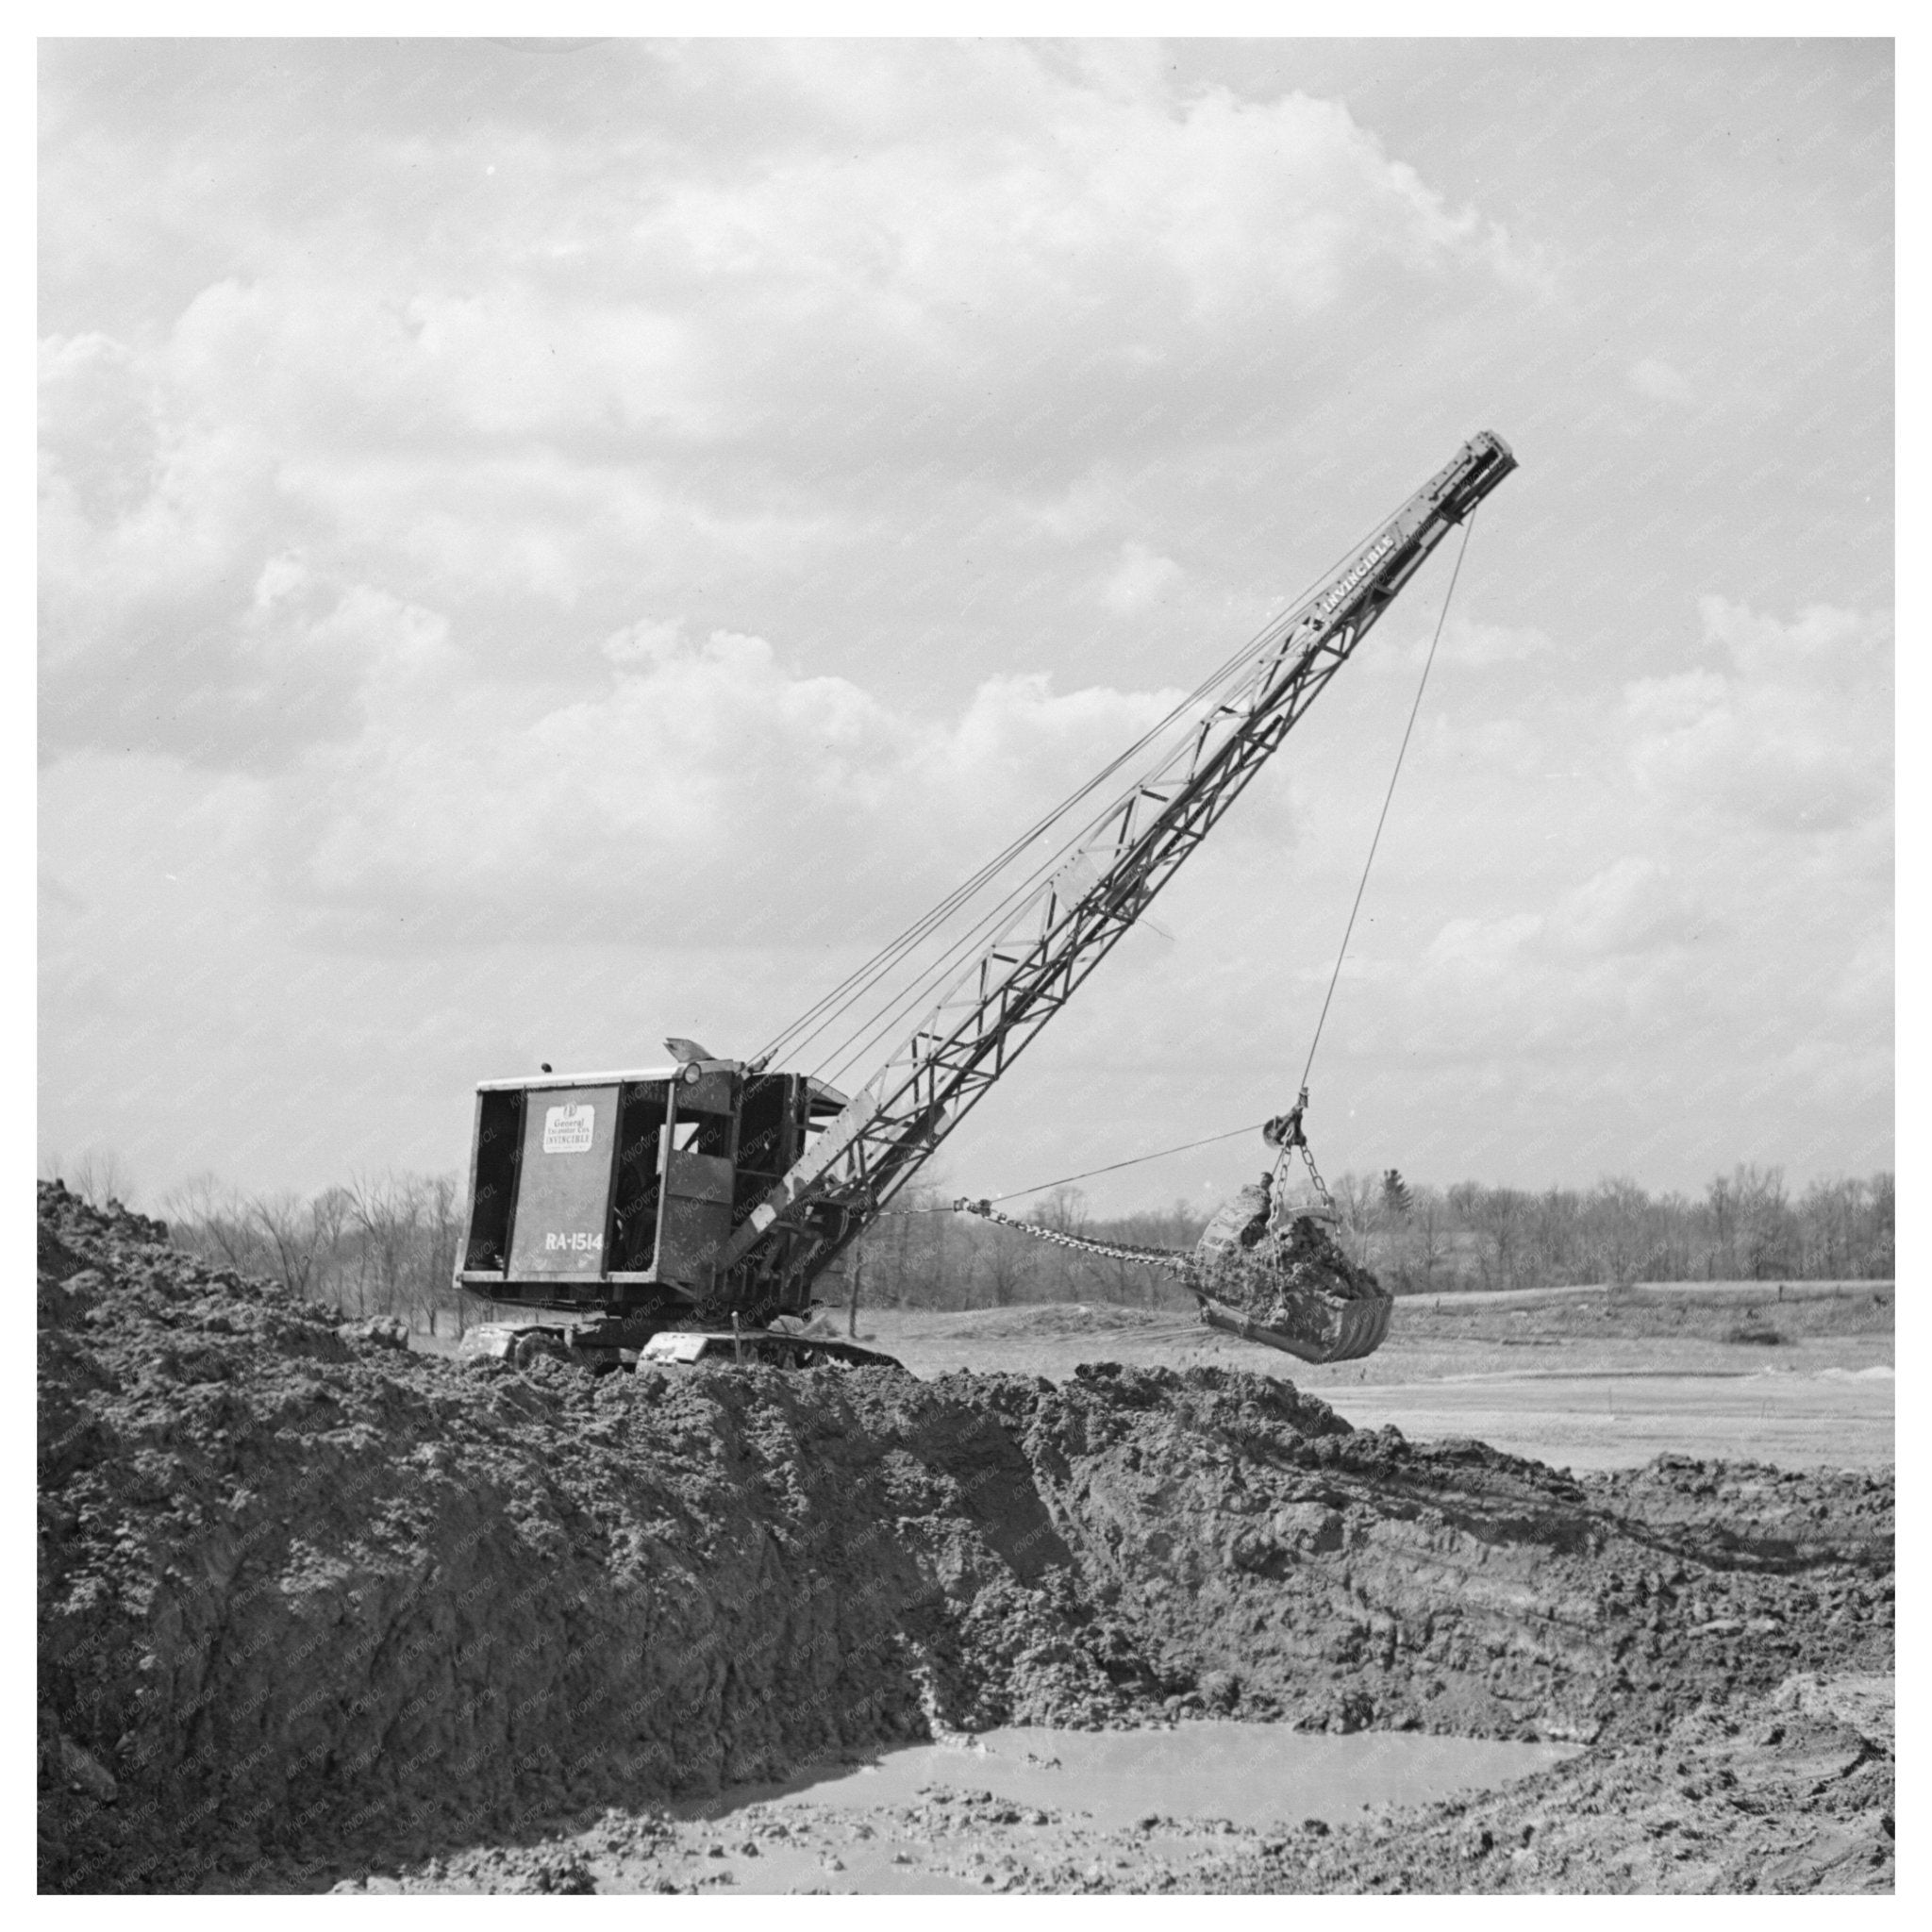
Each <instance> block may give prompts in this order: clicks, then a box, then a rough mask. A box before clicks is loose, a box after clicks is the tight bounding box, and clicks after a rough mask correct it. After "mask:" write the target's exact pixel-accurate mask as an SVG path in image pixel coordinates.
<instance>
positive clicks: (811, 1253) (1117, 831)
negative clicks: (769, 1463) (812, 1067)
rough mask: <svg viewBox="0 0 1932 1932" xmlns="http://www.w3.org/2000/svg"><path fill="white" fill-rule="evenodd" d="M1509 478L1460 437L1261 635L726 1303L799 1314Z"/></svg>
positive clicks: (810, 1171) (846, 1143) (1028, 917)
mask: <svg viewBox="0 0 1932 1932" xmlns="http://www.w3.org/2000/svg"><path fill="white" fill-rule="evenodd" d="M1515 467H1516V459H1515V458H1514V457H1513V456H1512V455H1511V454H1510V452H1509V449H1508V446H1507V444H1506V443H1505V442H1504V441H1502V440H1501V438H1499V437H1496V436H1492V435H1490V434H1487V433H1485V434H1483V435H1479V436H1476V437H1474V438H1472V439H1471V441H1468V442H1466V443H1465V444H1464V445H1463V446H1462V448H1461V449H1460V450H1458V451H1457V454H1456V457H1455V458H1454V460H1453V461H1451V462H1450V463H1449V464H1448V465H1447V466H1446V467H1445V468H1444V469H1443V470H1442V471H1441V473H1440V474H1439V475H1436V476H1434V477H1432V478H1431V479H1430V480H1429V481H1428V482H1427V483H1426V484H1424V486H1423V488H1422V489H1420V490H1418V491H1416V492H1415V494H1414V495H1413V496H1411V497H1410V498H1409V499H1408V501H1407V503H1405V504H1404V505H1403V506H1402V508H1400V509H1398V510H1397V511H1396V512H1395V513H1394V515H1393V516H1391V517H1390V518H1389V519H1388V520H1387V521H1386V522H1385V523H1384V524H1383V525H1381V526H1380V528H1379V529H1378V530H1377V531H1376V533H1375V534H1374V536H1373V537H1372V538H1371V539H1370V540H1369V541H1367V542H1366V543H1365V544H1363V545H1362V546H1361V548H1360V549H1358V550H1357V551H1356V552H1355V553H1354V554H1353V555H1352V556H1351V558H1349V560H1348V561H1347V562H1346V563H1345V564H1343V565H1342V566H1341V568H1340V569H1339V570H1337V571H1336V572H1335V573H1334V574H1333V575H1331V576H1329V577H1328V578H1327V579H1326V581H1325V582H1324V584H1323V585H1322V586H1321V587H1320V588H1318V589H1317V590H1316V591H1314V592H1313V593H1311V595H1309V596H1308V597H1307V598H1305V599H1304V600H1303V601H1302V602H1301V603H1300V604H1299V605H1297V606H1296V607H1295V608H1293V609H1292V610H1291V611H1290V612H1289V613H1288V615H1287V616H1286V617H1285V618H1284V619H1283V620H1281V622H1280V623H1279V624H1277V625H1274V626H1272V627H1271V629H1270V631H1269V632H1268V633H1266V634H1265V635H1264V637H1263V638H1262V640H1261V641H1259V642H1258V643H1257V646H1256V648H1255V651H1254V653H1253V654H1252V655H1251V657H1250V658H1248V660H1247V662H1246V664H1245V665H1244V666H1241V667H1238V668H1237V670H1236V672H1235V674H1234V677H1233V678H1232V679H1231V680H1230V684H1231V686H1232V688H1231V690H1229V691H1228V693H1227V694H1226V695H1224V697H1223V698H1222V699H1221V701H1220V702H1219V703H1217V704H1215V705H1214V706H1213V708H1211V709H1210V710H1209V711H1208V713H1207V714H1206V715H1205V716H1204V717H1202V718H1201V719H1199V721H1198V722H1197V723H1196V724H1193V725H1192V727H1191V729H1190V731H1189V733H1188V734H1187V736H1186V737H1184V738H1183V739H1182V740H1181V741H1180V742H1179V743H1178V744H1177V745H1176V746H1175V747H1174V748H1173V749H1171V750H1170V751H1168V752H1167V753H1166V754H1165V755H1163V756H1162V757H1161V758H1159V759H1158V761H1157V763H1156V764H1155V765H1154V767H1153V768H1152V769H1151V770H1150V771H1148V772H1147V773H1146V774H1143V775H1142V776H1141V778H1140V779H1138V780H1137V781H1136V782H1135V783H1134V784H1133V785H1132V786H1131V787H1130V788H1129V789H1128V790H1127V791H1125V792H1124V793H1123V794H1122V795H1121V796H1120V797H1118V798H1117V799H1116V800H1115V801H1114V803H1113V804H1112V805H1111V806H1109V807H1108V809H1107V810H1106V812H1105V813H1104V814H1103V815H1102V817H1101V818H1100V819H1099V821H1098V822H1097V824H1095V826H1094V828H1093V829H1092V831H1091V834H1090V836H1089V837H1088V838H1087V839H1086V841H1084V842H1083V843H1082V845H1081V846H1080V847H1079V849H1078V850H1077V851H1076V852H1075V853H1074V856H1073V857H1072V858H1069V859H1068V860H1067V861H1066V863H1065V864H1063V865H1062V866H1060V867H1059V869H1058V871H1057V872H1056V873H1055V874H1053V875H1052V876H1051V877H1050V878H1048V879H1047V880H1046V881H1044V883H1042V884H1041V886H1040V887H1039V888H1038V889H1037V890H1036V891H1034V893H1033V894H1032V895H1031V896H1030V897H1029V898H1028V899H1027V900H1025V901H1024V903H1023V904H1022V905H1021V907H1020V908H1019V909H1018V910H1017V911H1016V912H1015V913H1014V914H1013V915H1012V917H1011V918H1010V919H1009V920H1008V923H1007V924H1006V925H1005V926H1004V927H1003V928H1002V929H1001V930H1000V931H999V932H998V933H997V934H996V935H995V936H994V937H993V938H992V939H991V941H988V942H987V944H986V945H985V947H984V949H983V950H982V951H981V952H980V954H979V955H978V957H977V958H975V959H974V962H973V963H972V964H971V965H970V966H969V967H967V968H966V969H965V970H964V971H963V972H962V973H961V974H959V975H958V978H957V979H956V980H955V981H954V982H953V983H952V985H951V986H950V987H949V988H948V989H947V991H945V992H944V994H943V995H942V996H941V998H940V1000H939V1003H938V1004H937V1006H935V1007H934V1008H933V1009H932V1010H931V1011H930V1012H929V1013H928V1014H927V1015H926V1017H925V1018H924V1020H923V1021H922V1022H921V1023H920V1024H918V1025H917V1026H916V1027H915V1028H914V1029H913V1030H912V1031H911V1032H910V1033H909V1034H908V1036H907V1037H906V1039H905V1040H904V1041H902V1042H901V1044H900V1045H899V1046H898V1047H897V1049H896V1050H895V1051H893V1052H892V1054H891V1057H890V1058H888V1060H887V1061H886V1063H885V1065H884V1066H883V1067H881V1068H880V1070H879V1071H878V1072H877V1073H876V1074H874V1075H873V1077H872V1078H871V1079H870V1080H868V1081H867V1082H866V1084H865V1086H864V1087H863V1088H861V1089H860V1091H858V1094H856V1095H855V1096H854V1098H853V1099H852V1100H851V1102H850V1103H849V1104H848V1105H847V1106H846V1108H844V1110H843V1111H842V1112H841V1114H840V1115H839V1116H838V1117H837V1119H836V1120H834V1121H833V1122H832V1123H831V1124H830V1125H829V1126H828V1127H827V1129H826V1131H825V1132H824V1135H823V1136H822V1137H821V1138H820V1140H819V1141H818V1142H817V1144H816V1145H815V1146H813V1147H812V1148H811V1149H810V1151H809V1152H808V1153H807V1154H806V1156H805V1157H804V1158H802V1159H801V1160H799V1161H798V1162H797V1164H796V1165H794V1166H793V1167H792V1168H791V1171H790V1172H789V1173H788V1174H786V1175H785V1176H784V1177H783V1178H782V1179H781V1180H780V1181H779V1182H778V1184H777V1185H776V1186H775V1187H774V1189H773V1190H772V1191H771V1192H770V1193H769V1194H768V1195H767V1196H766V1197H765V1199H764V1200H763V1201H762V1202H760V1203H759V1204H758V1206H757V1207H756V1208H754V1209H753V1210H752V1212H751V1214H750V1216H749V1217H748V1218H747V1219H746V1220H745V1222H744V1223H743V1224H742V1225H741V1226H740V1227H739V1228H738V1229H737V1231H736V1232H735V1233H734V1234H733V1235H732V1236H731V1237H730V1239H729V1240H728V1241H725V1242H724V1244H723V1245H722V1246H721V1247H720V1249H719V1251H718V1253H717V1256H716V1257H715V1260H714V1262H713V1276H714V1282H715V1287H716V1290H717V1291H718V1292H719V1295H720V1297H721V1298H722V1299H723V1300H724V1301H726V1302H729V1303H730V1304H732V1305H733V1306H739V1307H750V1308H754V1309H757V1310H758V1311H760V1312H766V1311H776V1310H780V1309H787V1308H797V1307H803V1306H804V1305H805V1303H806V1301H807V1300H808V1295H809V1288H810V1283H811V1280H812V1279H813V1277H815V1276H816V1275H817V1274H819V1273H820V1272H821V1271H822V1270H823V1269H824V1267H825V1265H826V1264H827V1263H828V1262H829V1261H830V1260H831V1259H832V1258H833V1257H835V1256H836V1255H837V1254H838V1253H839V1251H840V1250H841V1249H842V1248H843V1247H844V1246H845V1245H846V1244H847V1243H848V1242H849V1241H852V1240H853V1239H854V1238H855V1237H856V1236H857V1235H858V1234H859V1233H860V1232H861V1231H862V1230H863V1229H864V1227H865V1226H866V1224H868V1223H869V1222H870V1221H871V1220H872V1219H873V1218H874V1216H875V1215H876V1214H877V1213H878V1211H879V1210H880V1208H883V1207H884V1206H885V1204H886V1202H887V1201H889V1200H890V1199H891V1196H892V1195H893V1193H894V1192H896V1191H897V1190H898V1189H899V1188H900V1187H901V1186H903V1185H904V1184H905V1182H906V1181H907V1180H908V1179H909V1178H910V1177H911V1175H912V1174H913V1173H914V1172H915V1171H916V1170H917V1169H918V1168H919V1167H920V1165H921V1164H922V1163H923V1162H924V1160H925V1159H926V1158H928V1157H929V1156H930V1155H931V1153H932V1151H933V1149H934V1148H935V1147H937V1146H938V1145H939V1143H940V1141H941V1140H943V1139H944V1138H945V1136H946V1135H947V1134H948V1133H950V1132H951V1131H952V1129H953V1128H954V1127H956V1126H957V1125H958V1124H959V1122H960V1121H961V1120H963V1119H964V1118H965V1116H966V1114H967V1113H968V1112H970V1111H971V1109H972V1108H973V1107H974V1104H975V1103H976V1102H977V1101H978V1100H979V1099H980V1098H981V1097H982V1096H983V1095H984V1093H985V1092H986V1091H987V1089H988V1088H989V1087H991V1085H992V1083H993V1082H994V1081H995V1080H997V1079H998V1078H999V1077H1000V1075H1001V1074H1003V1073H1005V1072H1006V1070H1007V1069H1008V1067H1009V1066H1011V1064H1012V1063H1013V1061H1014V1060H1015V1059H1016V1058H1019V1056H1020V1054H1021V1053H1022V1052H1023V1051H1024V1048H1025V1047H1026V1045H1027V1044H1028V1042H1029V1041H1032V1039H1033V1038H1034V1036H1035V1035H1036V1034H1037V1033H1038V1032H1039V1031H1040V1029H1041V1027H1042V1026H1044V1025H1045V1024H1046V1023H1047V1022H1048V1021H1049V1020H1050V1019H1052V1018H1053V1016H1054V1014H1056V1013H1057V1012H1058V1010H1059V1009H1060V1008H1061V1007H1062V1006H1064V1005H1065V1004H1066V1002H1067V1001H1068V999H1069V998H1071V997H1072V995H1073V993H1074V991H1075V989H1076V988H1077V987H1079V985H1080V984H1081V982H1082V981H1083V980H1085V979H1086V977H1087V975H1088V974H1090V973H1091V972H1092V971H1093V969H1094V968H1095V967H1096V966H1097V965H1099V963H1100V962H1101V960H1102V959H1104V958H1106V957H1107V955H1108V953H1109V952H1110V951H1111V950H1112V949H1113V947H1114V945H1115V944H1116V943H1117V942H1118V941H1120V939H1121V938H1122V936H1123V935H1124V933H1125V932H1126V931H1127V929H1128V928H1129V927H1130V926H1131V925H1132V924H1134V922H1135V920H1136V919H1138V918H1139V917H1140V915H1141V913H1142V912H1143V911H1144V910H1145V909H1146V908H1147V907H1148V906H1149V905H1150V904H1151V903H1152V902H1153V900H1154V898H1155V896H1156V895H1157V894H1158V892H1159V891H1160V889H1161V887H1162V886H1164V885H1165V884H1166V883H1167V881H1168V880H1169V879H1170V878H1172V877H1173V876H1174V873H1175V871H1176V870H1178V868H1179V867H1180V865H1181V864H1182V863H1183V861H1184V860H1185V859H1186V858H1187V857H1188V855H1189V854H1190V853H1191V852H1192V851H1193V849H1194V848H1195V846H1197V845H1198V844H1199V843H1200V842H1201V841H1202V840H1203V839H1205V838H1206V837H1207V835H1208V832H1209V831H1211V830H1212V829H1213V827H1214V825H1215V824H1217V823H1218V822H1219V820H1220V819H1221V816H1222V814H1223V813H1224V812H1225V811H1226V810H1227V808H1229V807H1230V806H1231V805H1232V804H1233V803H1234V802H1235V800H1236V799H1237V798H1239V797H1240V796H1241V792H1242V791H1243V790H1244V789H1245V788H1246V786H1247V784H1248V782H1249V780H1250V779H1251V778H1253V777H1254V775H1255V774H1256V773H1257V771H1258V770H1259V769H1260V767H1261V765H1262V763H1263V762H1264V761H1265V760H1266V759H1267V758H1268V757H1269V756H1270V755H1271V754H1272V753H1273V752H1274V750H1275V748H1276V747H1277V746H1278V745H1279V744H1280V743H1281V741H1282V740H1283V739H1284V738H1285V737H1287V735H1288V733H1289V732H1290V731H1291V730H1292V729H1293V727H1294V725H1295V724H1296V723H1297V721H1298V720H1299V719H1300V718H1301V716H1302V714H1303V713H1304V712H1305V711H1306V710H1307V708H1308V707H1309V705H1310V704H1312V703H1313V702H1314V700H1315V698H1316V696H1317V695H1318V694H1319V693H1320V692H1321V691H1322V690H1323V688H1324V686H1325V685H1326V684H1327V682H1328V680H1329V679H1330V678H1331V677H1333V676H1334V675H1335V674H1336V672H1337V671H1339V670H1340V669H1341V666H1342V665H1343V664H1345V663H1346V662H1347V661H1348V658H1350V656H1351V655H1352V654H1353V652H1354V651H1355V648H1356V646H1357V644H1358V643H1360V641H1361V640H1362V639H1363V637H1364V636H1366V635H1367V633H1368V631H1369V629H1370V628H1371V626H1372V625H1374V623H1375V621H1376V619H1377V618H1379V617H1380V616H1381V614H1382V612H1383V611H1384V610H1385V609H1387V608H1388V607H1389V605H1390V603H1391V601H1392V600H1393V598H1394V597H1395V595H1396V593H1397V592H1398V591H1400V590H1401V589H1402V587H1403V586H1404V585H1405V584H1407V582H1408V580H1409V578H1410V577H1412V576H1413V575H1415V573H1416V572H1417V570H1419V569H1420V568H1421V567H1422V565H1423V563H1424V561H1425V560H1426V559H1427V558H1428V557H1429V555H1430V553H1431V552H1432V551H1433V550H1434V549H1435V547H1436V545H1437V544H1438V543H1440V542H1441V541H1442V539H1443V538H1444V537H1445V536H1446V535H1447V534H1448V533H1449V531H1450V530H1451V529H1452V528H1453V527H1455V526H1456V525H1458V524H1460V523H1461V522H1462V521H1463V520H1464V519H1465V518H1466V517H1467V516H1468V515H1469V514H1470V512H1471V511H1472V510H1474V508H1475V507H1476V505H1477V504H1479V503H1480V502H1481V501H1482V500H1483V498H1484V497H1486V496H1487V495H1488V494H1489V493H1490V491H1492V490H1493V489H1494V488H1495V487H1496V486H1497V484H1499V483H1500V482H1501V481H1502V480H1503V478H1504V477H1505V476H1507V475H1508V474H1509V472H1510V471H1511V470H1513V469H1514V468H1515ZM1235 680H1238V681H1235Z"/></svg>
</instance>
